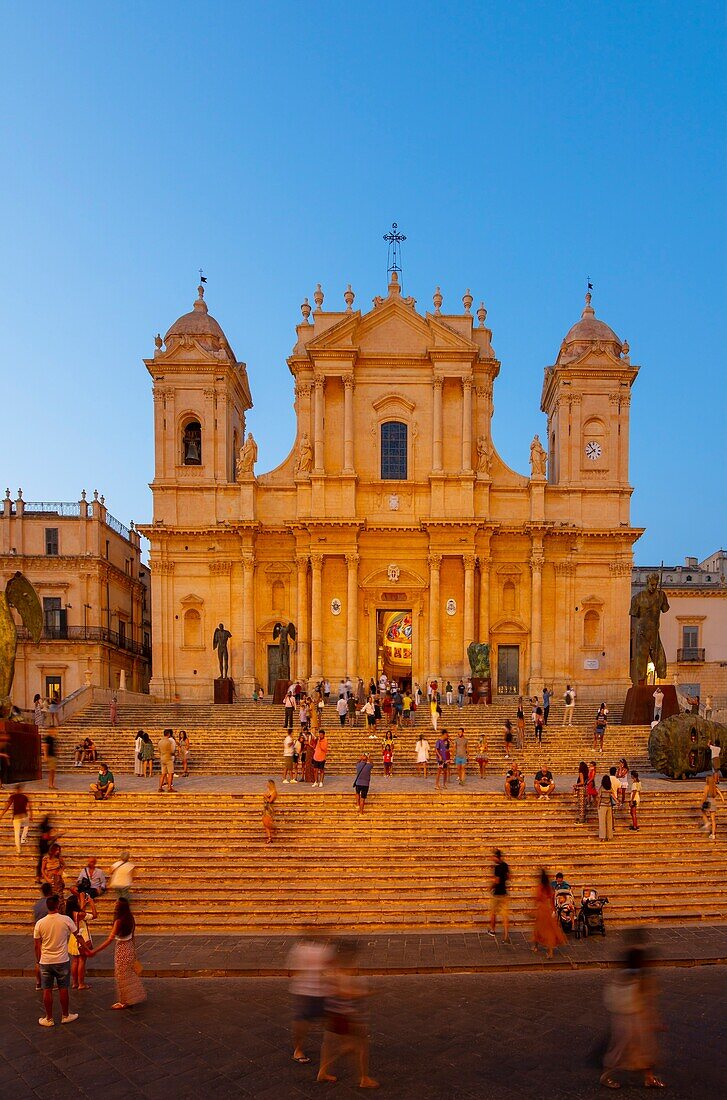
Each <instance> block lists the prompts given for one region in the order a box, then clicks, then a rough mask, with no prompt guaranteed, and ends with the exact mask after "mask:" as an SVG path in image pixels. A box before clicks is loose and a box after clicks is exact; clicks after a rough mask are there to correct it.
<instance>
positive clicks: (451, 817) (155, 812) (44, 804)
mask: <svg viewBox="0 0 727 1100" xmlns="http://www.w3.org/2000/svg"><path fill="white" fill-rule="evenodd" d="M260 785H261V793H262V787H263V780H262V778H261V784H260ZM382 786H383V779H382V778H381V776H380V774H379V775H376V776H375V782H374V785H373V787H372V793H371V795H370V798H369V806H368V809H367V813H366V815H365V816H364V817H363V818H361V817H360V816H359V815H358V814H357V813H356V812H355V809H354V806H353V797H352V794H351V793H348V792H346V793H345V794H338V793H335V792H329V791H315V790H313V789H311V788H305V789H301V788H299V787H296V788H287V787H284V788H280V798H279V801H278V813H277V821H278V825H279V834H278V836H277V837H276V841H275V843H274V844H272V845H266V844H265V843H264V837H263V831H262V827H261V821H260V817H261V795H257V794H254V795H242V796H234V795H229V794H221V793H219V792H218V793H211V792H210V793H196V794H191V793H181V794H178V795H177V796H176V797H175V796H174V795H169V794H164V795H159V794H157V793H156V792H154V793H152V792H149V793H146V792H145V793H135V794H125V793H120V794H118V795H117V796H115V797H114V798H113V799H112V800H111V801H110V802H108V803H96V802H93V801H91V800H90V798H89V797H88V796H87V795H84V794H81V793H69V792H62V791H58V792H48V791H42V792H34V793H33V794H32V799H33V808H34V815H35V820H36V821H37V820H38V819H39V818H40V816H41V815H42V814H43V813H46V812H48V813H50V814H51V815H52V817H53V820H54V823H55V826H56V828H58V829H59V830H60V831H61V832H62V834H63V837H62V844H63V852H64V857H65V859H66V863H67V869H68V871H69V872H71V873H72V874H73V875H74V877H75V875H76V874H77V873H78V872H79V871H80V869H81V868H82V866H83V864H84V863H85V860H86V859H87V858H88V857H89V856H90V855H96V856H97V857H98V859H99V863H100V865H101V866H102V867H103V868H104V869H105V870H106V871H108V868H109V867H110V865H111V863H112V862H113V861H114V860H115V859H117V858H118V855H119V852H120V850H121V849H122V848H128V849H129V850H130V851H131V853H132V859H133V861H134V862H135V863H136V864H137V866H138V868H139V871H140V876H139V880H138V886H137V889H136V890H135V895H134V907H135V911H136V913H137V917H138V921H139V930H140V932H142V933H144V934H150V933H178V934H184V933H207V934H210V935H211V934H225V933H235V934H239V933H255V934H271V935H272V934H282V933H289V932H291V931H292V930H294V929H296V928H300V927H301V926H302V925H306V924H314V925H316V926H318V927H319V928H321V929H326V930H332V931H353V930H356V931H358V932H361V931H362V930H363V931H367V930H371V931H387V930H390V931H400V932H403V931H410V930H422V929H425V930H429V931H435V930H439V931H446V930H448V929H468V928H469V929H472V928H478V927H480V928H481V927H482V922H483V914H484V913H485V912H486V907H487V897H488V890H489V866H490V863H491V853H492V848H493V847H495V846H500V847H502V848H503V850H504V852H505V856H506V859H507V860H508V862H509V863H510V865H511V867H512V869H513V875H514V879H513V891H512V910H513V917H514V922H515V925H516V926H517V927H519V928H520V929H522V928H524V927H526V926H527V924H528V922H529V919H530V918H529V912H530V906H531V898H532V894H533V889H534V883H535V877H536V874H537V872H538V871H539V869H540V867H541V866H544V867H546V868H547V870H548V871H549V872H550V873H554V872H555V871H556V870H562V871H563V872H564V873H565V875H566V877H567V878H568V880H569V881H570V882H571V884H572V885H573V887H574V888H575V890H576V891H578V890H580V888H581V887H584V886H592V885H593V886H595V887H596V888H597V889H598V890H599V891H600V892H601V893H604V894H606V895H608V897H609V899H610V902H609V905H608V908H607V923H608V924H609V925H610V924H612V923H619V922H648V921H661V920H663V921H671V922H674V921H691V920H711V921H716V920H721V919H722V920H723V919H725V918H727V892H725V889H724V884H725V881H726V877H727V843H726V841H725V832H724V831H723V830H720V831H719V834H718V839H717V841H715V842H710V841H708V840H707V839H706V838H705V837H704V834H703V833H700V832H699V831H698V830H697V827H696V826H697V824H698V820H699V812H698V811H699V805H698V803H699V798H698V792H697V791H696V790H694V789H690V790H685V791H676V792H674V791H659V792H653V791H648V792H646V793H645V796H644V801H643V806H642V812H641V825H642V828H641V831H639V832H638V833H632V832H630V831H628V829H627V825H628V815H627V813H626V812H625V811H620V812H619V813H618V815H617V832H616V836H615V838H614V840H613V841H611V842H610V843H601V842H599V840H598V838H597V832H596V825H595V815H594V814H592V815H591V819H590V820H589V823H588V824H587V825H586V826H578V825H576V823H575V812H574V809H575V808H574V805H573V798H572V796H570V795H568V794H563V795H560V796H558V795H556V796H555V797H554V798H553V799H552V800H551V801H550V802H547V803H542V802H537V801H535V800H534V799H529V800H528V801H526V802H524V803H511V802H505V800H504V797H503V796H502V795H499V794H488V793H483V792H481V791H480V792H475V791H470V790H468V789H465V790H464V791H456V792H448V793H447V794H446V795H438V794H436V793H435V792H434V791H433V790H432V789H431V788H430V789H428V790H427V791H426V792H422V793H389V792H384V791H382V790H381V788H382ZM34 842H35V834H34V832H33V833H31V838H30V840H29V842H28V844H27V846H26V849H25V850H24V851H23V854H22V856H20V857H19V858H18V857H16V855H15V851H14V848H13V846H12V830H11V828H10V827H9V826H8V823H7V821H4V822H3V823H2V825H1V826H0V929H1V930H2V931H3V932H11V931H24V932H27V933H28V934H30V928H31V919H30V911H31V903H32V901H33V900H34V898H35V897H36V896H37V893H36V887H35V884H34V870H35V852H34V848H35V843H34ZM112 908H113V899H112V898H110V897H108V896H107V897H105V898H104V899H102V900H101V903H100V920H99V926H98V932H97V939H98V934H99V932H100V931H101V929H102V928H103V929H107V928H108V925H109V923H110V917H111V911H112Z"/></svg>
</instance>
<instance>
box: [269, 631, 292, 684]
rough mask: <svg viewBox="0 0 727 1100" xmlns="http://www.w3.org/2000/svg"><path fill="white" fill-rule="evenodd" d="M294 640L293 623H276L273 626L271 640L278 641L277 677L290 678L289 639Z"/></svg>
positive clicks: (281, 678) (280, 678)
mask: <svg viewBox="0 0 727 1100" xmlns="http://www.w3.org/2000/svg"><path fill="white" fill-rule="evenodd" d="M290 638H292V639H293V641H295V626H294V625H293V623H276V624H275V626H274V627H273V641H276V640H277V643H278V679H279V680H289V679H290V641H289V639H290Z"/></svg>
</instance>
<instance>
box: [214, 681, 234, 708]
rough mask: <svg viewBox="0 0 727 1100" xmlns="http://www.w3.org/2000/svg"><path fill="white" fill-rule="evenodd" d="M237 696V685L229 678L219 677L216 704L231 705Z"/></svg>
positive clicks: (216, 688) (216, 685) (216, 687)
mask: <svg viewBox="0 0 727 1100" xmlns="http://www.w3.org/2000/svg"><path fill="white" fill-rule="evenodd" d="M234 695H235V685H234V683H233V682H232V680H231V679H230V677H229V676H226V677H222V676H218V677H217V679H216V680H215V703H231V702H232V700H233V698H234Z"/></svg>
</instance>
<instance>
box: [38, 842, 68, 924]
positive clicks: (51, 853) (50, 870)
mask: <svg viewBox="0 0 727 1100" xmlns="http://www.w3.org/2000/svg"><path fill="white" fill-rule="evenodd" d="M65 869H66V861H65V860H64V858H63V856H62V855H61V846H60V844H56V843H55V842H54V843H53V844H51V846H50V848H49V850H48V854H47V855H45V856H43V860H42V862H41V865H40V877H41V881H42V882H48V883H50V886H51V889H52V890H53V893H54V894H57V895H58V912H59V913H65V911H66V896H65V895H66V884H65V882H64V880H63V872H64V871H65Z"/></svg>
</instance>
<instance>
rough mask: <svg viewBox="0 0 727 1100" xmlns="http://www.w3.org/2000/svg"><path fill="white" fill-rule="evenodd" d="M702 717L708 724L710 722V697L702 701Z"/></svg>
mask: <svg viewBox="0 0 727 1100" xmlns="http://www.w3.org/2000/svg"><path fill="white" fill-rule="evenodd" d="M704 717H705V718H706V719H707V721H708V722H711V721H712V696H711V695H708V696H707V698H706V699H705V700H704Z"/></svg>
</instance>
